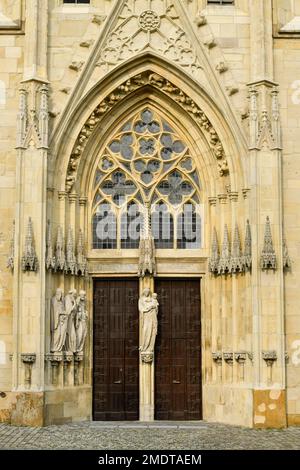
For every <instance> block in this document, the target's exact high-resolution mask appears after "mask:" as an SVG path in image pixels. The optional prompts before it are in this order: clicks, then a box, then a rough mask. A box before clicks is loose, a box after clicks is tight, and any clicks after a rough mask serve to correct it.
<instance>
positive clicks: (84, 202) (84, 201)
mask: <svg viewBox="0 0 300 470" xmlns="http://www.w3.org/2000/svg"><path fill="white" fill-rule="evenodd" d="M87 201H88V198H87V197H86V196H81V197H80V198H79V205H80V206H86V205H87Z"/></svg>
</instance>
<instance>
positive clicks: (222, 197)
mask: <svg viewBox="0 0 300 470" xmlns="http://www.w3.org/2000/svg"><path fill="white" fill-rule="evenodd" d="M227 198H228V196H227V194H218V199H219V203H220V204H227Z"/></svg>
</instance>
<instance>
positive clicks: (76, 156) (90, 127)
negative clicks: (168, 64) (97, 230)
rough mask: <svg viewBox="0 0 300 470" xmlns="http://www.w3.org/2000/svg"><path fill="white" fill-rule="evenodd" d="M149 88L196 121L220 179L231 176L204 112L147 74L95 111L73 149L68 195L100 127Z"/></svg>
mask: <svg viewBox="0 0 300 470" xmlns="http://www.w3.org/2000/svg"><path fill="white" fill-rule="evenodd" d="M146 85H150V86H152V87H154V88H156V89H159V90H160V91H161V92H162V93H164V94H166V95H167V96H169V97H170V98H171V99H172V100H174V101H175V102H176V103H178V105H180V106H181V107H182V108H183V109H184V110H185V111H186V112H187V113H188V114H189V115H190V116H191V117H192V118H193V120H194V121H195V122H196V123H197V124H198V126H199V127H200V128H201V130H202V132H203V134H204V136H205V137H206V140H207V142H208V145H209V147H210V148H211V151H212V152H213V154H214V156H215V158H216V159H217V160H218V171H219V174H220V176H225V175H227V174H228V173H229V168H228V162H227V160H226V156H225V152H224V148H223V145H222V143H221V140H220V137H219V135H218V133H217V131H216V129H215V128H214V126H213V125H212V123H211V121H210V120H209V118H208V117H207V116H206V114H205V113H204V111H203V110H202V109H201V108H200V107H199V106H198V105H197V104H196V103H195V102H194V101H193V100H192V99H191V98H190V97H189V96H188V95H187V94H186V93H184V92H183V91H182V90H180V89H179V88H178V87H177V86H175V85H173V84H172V83H171V82H170V81H168V80H166V79H165V78H163V77H162V76H160V75H158V74H156V73H152V72H150V71H148V72H145V73H143V74H139V75H136V76H135V77H133V78H131V79H128V80H126V81H125V82H124V83H123V84H122V85H119V86H118V87H117V88H116V89H115V90H114V91H113V92H112V93H110V94H109V95H108V96H107V97H106V98H105V99H104V100H103V101H102V102H101V103H100V104H99V105H98V106H97V107H96V108H95V110H94V111H93V113H92V114H91V115H90V116H89V118H88V119H87V121H86V122H85V124H84V125H83V127H82V129H81V131H80V133H79V136H78V138H77V140H76V143H75V145H74V147H73V150H72V153H71V156H70V160H69V164H68V169H67V176H66V182H65V183H66V191H67V192H68V193H70V192H71V190H72V188H73V186H74V184H75V182H76V179H77V171H78V167H79V163H80V159H81V155H82V153H83V151H84V149H85V147H86V145H87V142H88V140H89V138H90V136H91V135H92V133H93V131H94V130H95V129H96V127H97V126H98V124H99V123H100V121H101V119H102V118H103V117H104V116H105V115H106V114H107V113H108V112H109V111H110V110H111V109H112V108H113V107H114V106H115V105H116V104H117V103H119V102H120V101H121V100H123V99H124V98H125V97H126V96H128V95H129V94H130V93H132V92H134V91H136V90H138V89H139V88H142V87H144V86H146Z"/></svg>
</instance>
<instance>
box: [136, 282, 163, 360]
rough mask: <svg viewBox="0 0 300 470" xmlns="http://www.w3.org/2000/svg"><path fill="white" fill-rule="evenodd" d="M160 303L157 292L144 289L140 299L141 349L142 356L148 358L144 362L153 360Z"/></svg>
mask: <svg viewBox="0 0 300 470" xmlns="http://www.w3.org/2000/svg"><path fill="white" fill-rule="evenodd" d="M158 307H159V303H158V301H157V294H155V293H154V294H152V295H151V291H150V289H148V288H146V289H144V291H143V293H142V296H141V297H140V299H139V312H140V319H141V325H142V329H141V331H142V336H141V344H140V351H141V357H142V360H143V357H145V359H147V360H146V361H144V360H143V362H151V361H150V360H149V358H151V360H153V353H154V346H155V339H156V335H157V314H158Z"/></svg>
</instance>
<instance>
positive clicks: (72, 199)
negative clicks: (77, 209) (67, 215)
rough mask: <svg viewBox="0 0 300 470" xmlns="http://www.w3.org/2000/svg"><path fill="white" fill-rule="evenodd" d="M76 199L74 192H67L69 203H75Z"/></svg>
mask: <svg viewBox="0 0 300 470" xmlns="http://www.w3.org/2000/svg"><path fill="white" fill-rule="evenodd" d="M77 200H78V196H77V194H76V193H71V194H69V201H70V204H75V203H76V202H77Z"/></svg>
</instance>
